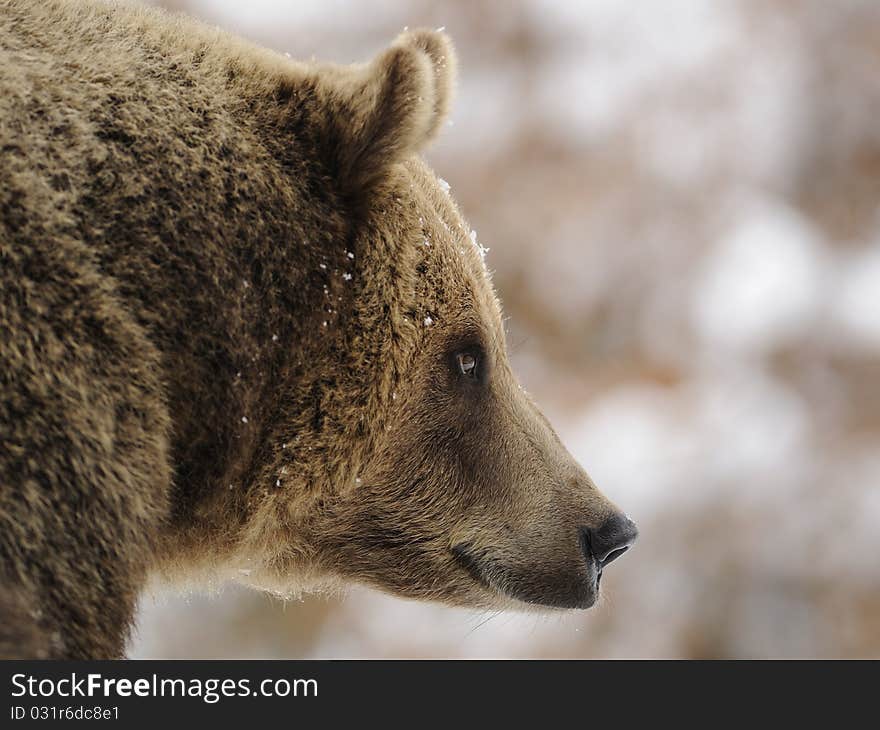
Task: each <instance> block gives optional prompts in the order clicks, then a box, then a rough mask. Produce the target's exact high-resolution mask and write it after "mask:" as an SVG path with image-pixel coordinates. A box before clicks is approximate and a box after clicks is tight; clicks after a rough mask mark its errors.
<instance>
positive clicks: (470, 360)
mask: <svg viewBox="0 0 880 730" xmlns="http://www.w3.org/2000/svg"><path fill="white" fill-rule="evenodd" d="M455 360H456V362H457V363H458V369H459V370H460V371H461V374H462V375H466V376H467V377H469V378H475V377H476V376H477V358H476V356H475V355H474V354H473V353H471V352H459V353H458V354H457V355H456V356H455Z"/></svg>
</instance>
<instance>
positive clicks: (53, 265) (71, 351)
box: [0, 0, 612, 657]
mask: <svg viewBox="0 0 880 730" xmlns="http://www.w3.org/2000/svg"><path fill="white" fill-rule="evenodd" d="M453 74H454V57H453V54H452V50H451V47H450V45H449V42H448V40H447V39H446V38H445V37H444V36H443V35H441V34H438V33H433V32H425V31H420V32H413V33H407V34H404V35H403V36H401V37H400V38H399V39H398V40H397V41H396V42H395V43H394V44H393V45H392V46H391V47H390V48H389V49H388V50H386V51H385V52H384V53H382V54H380V55H379V57H378V58H377V59H376V60H374V61H373V62H372V63H369V64H366V65H363V66H357V67H336V66H329V65H318V64H310V65H305V64H300V63H295V62H292V61H290V60H288V59H285V58H283V57H281V56H279V55H277V54H274V53H271V52H269V51H265V50H261V49H258V48H255V47H252V46H250V45H248V44H246V43H244V42H242V41H240V40H237V39H235V38H233V37H231V36H229V35H226V34H224V33H222V32H219V31H216V30H212V29H208V28H206V27H203V26H201V25H199V24H197V23H195V22H193V21H190V20H188V19H185V18H180V17H174V16H169V15H167V14H165V13H163V12H159V11H155V10H145V9H141V8H137V7H134V6H129V5H117V4H107V3H103V2H92V1H88V2H85V1H83V2H73V1H72V0H0V333H2V336H0V444H2V447H0V572H2V577H0V654H2V655H4V656H52V657H113V656H119V655H120V654H121V653H122V652H123V651H124V645H125V641H126V637H127V631H128V627H129V625H130V622H131V618H132V615H133V612H134V610H135V606H136V601H137V596H138V593H139V591H140V590H141V589H142V586H143V584H144V581H145V579H146V577H147V576H148V574H149V573H151V572H160V573H164V574H168V575H178V574H182V573H186V572H192V571H193V570H201V571H203V572H204V571H207V572H208V573H209V574H212V575H216V576H219V577H223V576H226V575H233V576H238V577H239V578H240V579H242V580H246V581H248V582H251V583H254V584H256V585H260V586H262V587H265V588H268V589H270V590H273V591H276V592H279V593H288V592H291V591H296V590H301V589H304V588H308V587H312V586H321V585H329V584H336V583H337V582H339V581H344V580H358V581H363V582H366V583H369V584H372V585H376V586H378V587H381V588H384V589H387V590H391V591H395V592H397V593H400V594H403V595H409V596H414V597H418V598H429V599H439V600H446V601H449V602H454V603H464V604H468V605H489V604H493V605H494V604H495V603H497V602H498V601H499V600H502V599H503V600H519V601H526V602H539V603H549V604H551V605H587V603H588V602H586V603H585V601H586V599H585V598H584V596H583V595H581V594H580V593H578V592H577V590H574V589H572V588H571V586H572V585H573V584H574V583H576V582H577V581H578V580H580V579H581V578H583V573H584V568H583V566H582V564H583V558H582V554H581V552H580V547H578V545H579V543H578V539H579V538H578V537H577V534H578V533H577V530H578V526H580V525H584V524H599V523H600V522H601V521H602V520H603V519H604V518H605V517H606V516H607V515H608V514H610V513H611V512H612V507H611V505H610V504H609V503H608V502H607V501H606V500H604V498H603V497H601V495H599V493H598V492H596V490H595V489H594V488H593V487H592V485H591V484H590V482H589V480H588V478H587V477H586V475H585V474H584V473H583V472H582V470H580V468H579V467H577V465H576V464H574V462H573V461H572V460H571V459H570V457H569V456H568V455H567V453H566V452H565V451H564V449H563V448H562V447H561V446H560V445H559V443H558V440H557V439H556V438H555V436H554V435H553V433H552V431H551V430H550V428H549V426H548V425H547V424H546V422H545V421H544V420H543V418H542V417H541V416H540V414H538V413H537V411H536V410H535V408H534V406H532V405H531V403H530V402H529V401H528V398H527V397H526V396H525V395H524V394H523V393H522V392H521V391H520V389H519V387H518V386H517V385H516V382H515V380H514V379H513V376H512V375H511V374H510V371H509V368H508V367H507V361H506V355H505V352H504V335H503V330H502V326H501V318H500V309H499V307H498V303H497V300H496V299H495V297H494V294H493V292H492V288H491V285H490V283H489V280H488V276H487V274H486V271H485V267H484V265H483V262H482V257H481V255H480V251H479V249H478V247H477V246H475V245H474V243H473V242H472V241H471V240H470V238H469V230H468V229H467V227H466V225H465V224H464V223H463V221H462V220H461V218H460V216H459V214H458V211H457V210H456V209H455V207H454V205H453V204H452V202H451V200H450V199H449V197H448V195H446V193H445V192H444V191H443V190H442V189H441V187H440V186H439V185H438V184H437V181H436V179H435V178H434V176H433V174H432V173H431V172H430V171H429V170H427V168H425V166H424V165H423V164H422V163H421V162H420V161H419V160H418V158H417V157H416V156H415V155H416V153H417V152H418V150H419V149H420V148H421V147H422V146H423V145H424V144H425V143H426V142H427V141H428V140H429V139H430V138H431V137H432V135H434V134H435V133H436V132H437V130H438V128H439V127H440V125H441V123H442V120H443V118H444V115H445V113H446V110H447V108H448V105H449V99H450V93H451V87H452V80H453ZM463 347H465V348H471V349H473V350H477V351H479V352H480V353H482V355H481V375H480V378H482V381H481V382H482V385H479V384H477V385H475V384H474V383H470V382H468V383H466V384H462V383H460V382H458V381H457V380H455V379H454V376H453V374H452V373H453V372H454V367H455V363H454V361H452V360H450V358H451V357H452V354H454V353H455V352H457V351H460V350H461V349H462V348H463ZM482 360H485V364H483V362H482ZM490 373H491V380H490ZM472 380H473V379H472ZM477 387H479V388H480V389H479V390H476V389H473V388H477ZM463 388H472V390H470V391H466V390H463ZM463 555H464V556H466V557H464V558H463V557H462V556H463ZM575 563H577V566H575ZM578 566H580V567H578ZM573 590H574V597H571V596H570V595H569V594H571V593H572V591H573ZM578 590H579V589H578Z"/></svg>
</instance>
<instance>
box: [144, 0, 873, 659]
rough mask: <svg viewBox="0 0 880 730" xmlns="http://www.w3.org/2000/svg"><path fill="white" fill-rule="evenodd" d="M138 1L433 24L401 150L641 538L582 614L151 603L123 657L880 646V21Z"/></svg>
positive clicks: (669, 11)
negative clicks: (444, 204) (421, 149)
mask: <svg viewBox="0 0 880 730" xmlns="http://www.w3.org/2000/svg"><path fill="white" fill-rule="evenodd" d="M160 4H163V5H165V6H166V7H171V8H173V9H175V10H184V11H186V12H189V13H190V14H192V15H195V16H197V17H199V18H202V19H204V20H206V21H208V22H210V23H214V24H217V25H220V26H222V27H224V28H227V29H230V30H233V31H235V32H237V33H240V34H242V35H244V36H247V37H249V38H251V39H253V40H255V41H257V42H259V43H261V44H264V45H267V46H269V47H272V48H274V49H277V50H279V51H283V52H289V53H290V54H291V55H292V56H294V57H299V58H308V57H310V56H312V55H315V56H317V57H320V58H322V59H325V60H332V61H338V62H350V61H360V60H366V59H368V58H370V57H371V56H372V55H373V54H374V53H376V52H377V51H379V50H380V49H382V48H383V47H384V46H385V45H386V44H387V43H388V42H389V41H390V40H391V39H393V38H394V36H395V35H396V34H397V33H398V32H399V31H400V30H401V29H402V28H403V27H404V26H419V25H427V26H431V27H438V26H445V27H446V29H447V31H448V32H449V33H450V35H451V36H452V38H453V39H454V41H455V43H456V45H457V48H458V52H459V55H460V61H461V74H460V84H459V93H458V99H457V103H456V106H455V111H454V114H453V118H452V124H451V125H450V126H449V127H448V128H447V129H446V131H445V134H444V135H443V138H442V139H441V140H440V141H439V142H438V143H436V144H435V146H434V147H433V148H432V149H431V151H430V153H429V155H428V157H429V159H430V161H431V162H432V164H433V165H434V167H435V169H436V170H437V171H438V173H439V174H440V175H442V177H444V178H445V179H447V180H448V181H449V182H450V184H451V185H452V192H453V195H454V196H455V197H456V199H457V200H458V201H459V203H460V205H461V207H462V209H463V210H464V212H465V215H466V216H467V218H468V219H469V221H470V222H471V223H472V224H473V226H474V228H475V229H476V230H477V231H478V232H479V236H480V241H481V242H483V243H485V245H487V246H489V247H491V253H490V254H489V257H488V259H487V260H488V262H489V264H490V267H491V268H493V269H495V272H496V273H495V275H494V281H495V284H496V287H497V288H498V291H499V293H500V296H501V298H502V300H503V302H504V306H505V310H506V314H507V315H509V316H510V317H511V320H510V328H511V337H510V343H511V345H512V358H513V360H514V366H515V368H516V370H517V371H518V373H519V374H520V376H521V378H522V380H523V382H524V384H525V386H526V387H527V388H528V390H530V391H531V392H532V393H533V394H534V396H535V397H536V399H537V400H538V402H539V403H540V404H541V405H542V406H543V408H544V410H545V412H546V413H547V415H548V417H549V418H550V419H551V421H553V422H554V423H555V424H556V425H557V427H558V430H559V432H560V435H561V436H562V438H563V440H564V441H565V442H566V443H567V444H568V446H569V447H570V449H571V450H572V452H573V453H574V454H575V455H576V456H577V457H578V458H579V459H580V460H581V461H582V463H583V464H584V466H585V467H586V469H587V470H588V471H589V472H590V474H591V475H592V477H593V478H594V480H595V481H596V483H597V484H598V485H599V486H600V488H601V489H602V490H603V491H604V492H605V493H606V494H608V495H609V496H610V497H611V498H612V499H614V500H615V501H617V502H618V504H620V505H622V506H623V507H625V509H626V510H627V511H629V512H630V514H631V515H632V516H633V517H634V519H636V521H637V522H638V524H639V527H640V530H641V538H640V541H639V543H638V544H637V546H636V547H635V548H634V549H633V550H632V552H631V553H630V554H628V555H627V556H626V557H625V558H624V559H622V560H621V561H620V562H618V563H616V564H615V565H614V567H613V569H610V570H609V572H608V575H607V577H606V582H605V583H603V586H604V587H605V589H606V598H605V599H604V601H603V604H602V605H601V606H599V607H598V608H596V609H593V610H591V611H588V612H583V613H572V614H556V615H551V616H549V617H540V616H535V615H515V614H502V615H498V616H493V615H490V614H480V613H475V612H469V611H461V610H453V609H448V608H443V607H437V606H426V605H419V604H414V603H409V602H404V601H400V600H396V599H393V598H388V597H385V596H382V595H380V594H377V593H374V592H370V591H366V590H361V589H356V590H353V591H352V592H351V593H350V594H348V595H347V596H346V597H343V598H339V597H337V598H320V597H317V598H308V599H306V600H305V601H304V602H301V603H300V602H292V603H288V604H286V605H284V604H281V603H279V602H277V601H276V600H274V599H272V598H269V597H267V596H263V595H260V594H257V593H253V592H249V591H246V590H244V589H239V588H235V587H228V588H226V589H224V590H223V591H222V592H220V593H219V594H218V595H214V596H201V595H191V596H179V595H176V594H153V595H152V596H150V597H148V598H146V599H145V600H144V602H143V607H142V612H141V616H140V621H139V627H138V631H137V634H136V637H135V641H134V643H133V648H132V654H133V655H134V656H137V657H189V656H196V657H239V656H240V657H257V656H261V657H362V656H363V657H367V656H369V657H410V656H412V657H420V656H448V657H457V656H468V657H490V656H492V657H532V656H536V657H537V656H540V657H546V656H557V657H594V656H595V657H598V656H604V657H807V656H827V657H842V656H878V655H880V3H875V2H869V1H867V0H866V1H865V2H857V1H855V0H852V1H849V0H842V1H841V2H834V3H828V2H824V1H822V0H803V1H796V0H792V1H786V2H784V1H783V0H778V1H773V0H766V1H764V2H759V1H757V0H718V1H717V2H711V3H707V2H703V1H702V0H693V1H692V2H691V1H684V0H675V1H671V0H666V1H665V2H662V3H661V2H638V3H619V2H615V1H614V0H595V1H592V2H575V1H574V0H571V1H569V2H565V1H562V0H504V1H502V0H496V1H492V0H480V1H474V0H453V1H449V0H446V1H444V2H436V1H433V0H414V1H411V2H392V1H391V0H386V1H384V2H373V3H366V2H354V1H353V0H350V1H349V2H343V1H341V0H320V1H316V0H307V1H296V0H287V1H283V2H282V1H279V0H248V2H237V1H236V2H234V1H233V0H223V1H219V0H216V1H212V0H180V1H177V2H164V3H160Z"/></svg>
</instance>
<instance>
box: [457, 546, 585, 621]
mask: <svg viewBox="0 0 880 730" xmlns="http://www.w3.org/2000/svg"><path fill="white" fill-rule="evenodd" d="M450 552H451V554H452V556H453V560H454V562H455V564H456V565H457V566H458V567H459V568H460V569H461V570H462V571H463V572H465V573H466V574H467V575H468V576H469V577H470V579H471V580H472V581H473V582H474V583H476V584H477V585H479V586H480V587H481V588H482V589H484V590H486V591H489V592H491V593H493V594H494V595H496V596H501V597H504V598H507V599H513V601H515V602H517V603H522V604H527V605H528V606H529V607H534V606H540V607H542V608H548V609H586V608H590V607H592V606H593V605H594V604H595V603H596V601H597V600H598V597H599V583H600V581H601V578H602V570H601V568H600V567H599V566H598V565H594V566H588V569H587V570H583V569H582V568H581V569H579V570H577V571H575V573H576V574H575V575H572V572H571V571H560V572H559V573H558V574H554V575H545V576H536V575H535V574H534V572H533V571H517V570H514V569H511V568H508V567H505V566H502V565H501V564H499V563H498V562H497V561H496V560H493V559H491V558H488V557H482V558H481V557H478V556H477V555H475V553H474V550H473V549H472V548H471V546H470V545H466V544H460V545H454V546H453V547H452V548H451V549H450Z"/></svg>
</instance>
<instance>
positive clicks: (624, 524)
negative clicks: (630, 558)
mask: <svg viewBox="0 0 880 730" xmlns="http://www.w3.org/2000/svg"><path fill="white" fill-rule="evenodd" d="M638 535H639V531H638V529H636V526H635V523H634V522H633V521H632V520H631V519H629V518H628V517H626V516H624V515H622V514H615V515H613V516H612V517H610V518H609V519H607V520H606V521H605V522H604V523H602V525H601V526H600V527H599V528H598V529H596V530H593V529H590V528H588V527H585V528H583V529H582V530H581V547H582V549H583V551H584V555H585V556H586V558H587V559H588V560H589V559H591V558H593V559H595V560H596V562H597V563H598V564H599V568H600V569H601V568H604V567H605V566H606V565H608V564H609V563H611V562H613V561H615V560H617V558H619V557H620V556H621V555H623V554H624V553H625V552H626V551H627V550H629V548H630V547H631V546H632V544H633V543H634V542H635V541H636V538H637V537H638Z"/></svg>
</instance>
